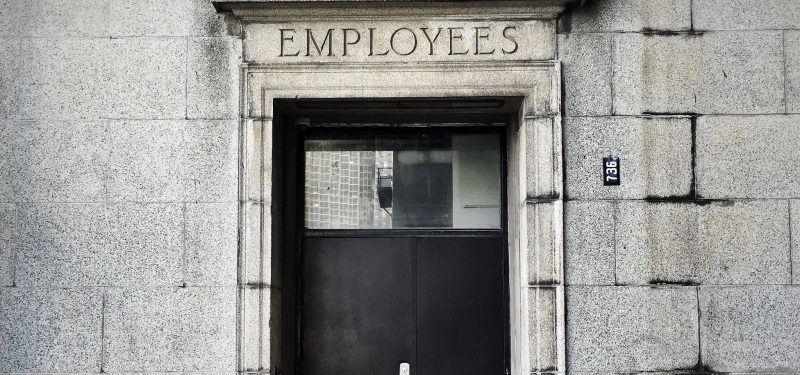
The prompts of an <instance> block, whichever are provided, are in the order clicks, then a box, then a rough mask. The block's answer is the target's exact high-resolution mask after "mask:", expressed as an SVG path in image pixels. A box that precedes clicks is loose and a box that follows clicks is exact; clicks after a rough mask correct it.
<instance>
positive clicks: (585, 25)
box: [559, 0, 691, 33]
mask: <svg viewBox="0 0 800 375" xmlns="http://www.w3.org/2000/svg"><path fill="white" fill-rule="evenodd" d="M586 4H587V5H586V6H585V7H583V8H580V9H578V10H576V11H573V12H571V13H567V14H566V15H564V16H562V17H561V23H560V24H559V32H562V33H568V32H615V31H642V30H645V31H646V30H672V31H679V30H689V27H690V26H691V0H614V1H594V2H587V3H586Z"/></svg>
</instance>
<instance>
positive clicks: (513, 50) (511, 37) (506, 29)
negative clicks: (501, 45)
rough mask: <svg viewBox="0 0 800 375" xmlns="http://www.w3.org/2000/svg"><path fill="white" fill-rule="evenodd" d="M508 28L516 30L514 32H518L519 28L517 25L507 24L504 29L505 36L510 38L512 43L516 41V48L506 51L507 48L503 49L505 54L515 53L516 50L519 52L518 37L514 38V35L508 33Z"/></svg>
mask: <svg viewBox="0 0 800 375" xmlns="http://www.w3.org/2000/svg"><path fill="white" fill-rule="evenodd" d="M508 30H514V32H516V31H517V28H516V27H515V26H507V27H506V28H505V29H503V37H504V38H506V39H508V40H509V41H510V42H511V43H514V49H512V50H511V51H506V50H505V49H503V54H504V55H510V54H513V53H514V52H517V50H518V49H519V44H517V39H516V38H514V37H513V36H510V35H508Z"/></svg>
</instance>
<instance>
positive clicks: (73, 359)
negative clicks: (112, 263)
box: [0, 288, 103, 373]
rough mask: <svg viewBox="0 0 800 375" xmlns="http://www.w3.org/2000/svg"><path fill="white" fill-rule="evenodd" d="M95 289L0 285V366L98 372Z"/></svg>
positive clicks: (98, 310) (99, 297) (6, 369)
mask: <svg viewBox="0 0 800 375" xmlns="http://www.w3.org/2000/svg"><path fill="white" fill-rule="evenodd" d="M102 296H103V292H102V291H101V290H98V289H39V288H0V321H2V322H3V325H2V326H0V371H2V372H20V373H22V372H65V373H66V372H73V373H74V372H87V373H88V372H95V373H96V372H100V358H101V357H100V352H101V339H100V337H101V332H100V330H101V326H102V323H101V314H102V312H101V309H102V300H103V297H102Z"/></svg>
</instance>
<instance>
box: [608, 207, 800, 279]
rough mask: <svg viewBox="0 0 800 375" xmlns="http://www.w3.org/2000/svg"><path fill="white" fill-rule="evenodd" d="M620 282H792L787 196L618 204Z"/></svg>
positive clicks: (617, 251) (618, 270)
mask: <svg viewBox="0 0 800 375" xmlns="http://www.w3.org/2000/svg"><path fill="white" fill-rule="evenodd" d="M617 204H618V206H617V207H618V209H617V231H616V238H617V250H616V254H617V282H618V283H620V284H658V283H676V284H788V283H791V276H790V267H791V264H790V260H789V258H790V256H789V253H790V252H789V210H788V206H787V202H786V201H776V200H766V201H726V202H720V203H709V204H705V205H698V204H692V203H678V204H676V203H646V202H618V203H617Z"/></svg>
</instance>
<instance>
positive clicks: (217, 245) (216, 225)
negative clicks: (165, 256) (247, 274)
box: [185, 203, 238, 286]
mask: <svg viewBox="0 0 800 375" xmlns="http://www.w3.org/2000/svg"><path fill="white" fill-rule="evenodd" d="M185 215H186V284H187V285H190V286H192V285H236V266H237V264H236V261H237V257H236V255H237V250H238V242H237V241H238V204H237V203H198V204H192V203H190V204H187V205H186V213H185Z"/></svg>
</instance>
